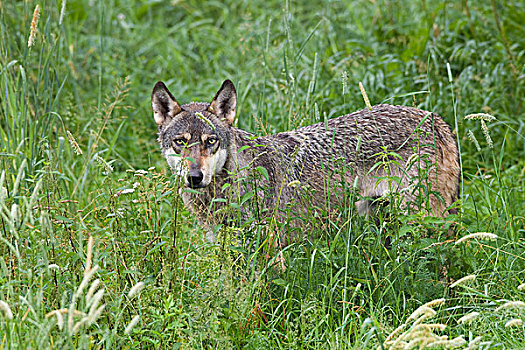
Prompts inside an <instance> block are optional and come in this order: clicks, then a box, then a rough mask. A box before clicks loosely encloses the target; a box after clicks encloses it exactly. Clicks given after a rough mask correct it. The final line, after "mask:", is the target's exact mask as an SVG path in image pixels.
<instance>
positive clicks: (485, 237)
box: [454, 232, 498, 245]
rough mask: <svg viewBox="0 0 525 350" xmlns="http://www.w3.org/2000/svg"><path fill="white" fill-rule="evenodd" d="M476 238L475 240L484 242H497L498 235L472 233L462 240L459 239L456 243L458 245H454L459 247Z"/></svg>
mask: <svg viewBox="0 0 525 350" xmlns="http://www.w3.org/2000/svg"><path fill="white" fill-rule="evenodd" d="M474 238H475V239H483V240H487V241H495V240H496V239H498V235H496V234H494V233H490V232H476V233H471V234H468V235H466V236H463V237H461V238H460V239H458V240H457V241H456V243H454V245H458V244H460V243H463V242H465V241H468V240H469V239H474Z"/></svg>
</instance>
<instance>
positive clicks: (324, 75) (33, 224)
mask: <svg viewBox="0 0 525 350" xmlns="http://www.w3.org/2000/svg"><path fill="white" fill-rule="evenodd" d="M524 23H525V3H524V2H523V1H519V0H509V1H505V2H502V1H496V0H480V1H468V0H461V1H459V0H458V1H444V0H441V1H427V0H407V1H395V0H355V1H349V0H348V1H342V0H319V1H291V0H279V1H277V0H264V1H263V0H251V1H241V0H237V1H236V0H225V1H214V0H202V1H201V0H172V1H162V0H131V1H119V0H107V1H102V0H74V1H71V0H70V1H66V0H62V1H58V0H42V1H33V0H25V1H13V0H8V1H5V0H4V1H0V92H1V94H0V257H1V259H0V348H1V349H12V348H20V349H28V348H33V349H44V348H75V349H94V348H95V349H99V348H163V349H164V348H165V349H179V348H180V349H235V348H246V349H396V348H400V349H402V348H405V349H412V348H418V349H422V348H434V349H441V348H468V349H519V348H525V345H524V344H525V326H524V324H523V319H524V317H525V105H524V102H525V29H524ZM224 79H231V80H232V81H233V82H234V83H235V84H236V87H237V91H238V108H237V125H238V126H239V127H240V128H243V129H245V130H249V131H251V132H253V133H255V134H258V135H265V134H270V133H275V132H280V131H285V130H292V129H294V128H297V127H300V126H303V125H308V124H311V123H314V122H318V121H323V120H325V119H327V118H332V117H336V116H339V115H342V114H346V113H350V112H354V111H356V110H360V109H363V108H365V102H364V100H363V95H362V93H361V91H360V89H359V83H360V82H361V83H362V85H363V87H364V89H365V90H366V93H367V95H368V98H369V99H370V101H371V103H372V104H379V103H390V104H400V105H408V106H417V107H419V108H422V109H426V110H429V111H434V112H436V113H438V114H439V115H441V116H443V118H444V119H445V120H446V121H447V122H448V123H449V125H451V127H452V130H454V134H455V135H456V136H457V138H458V142H459V145H460V150H461V164H462V184H461V199H460V203H459V206H458V208H459V210H458V214H456V215H450V216H448V217H446V218H434V217H425V216H422V215H419V214H410V215H408V214H407V213H404V212H402V211H399V210H396V208H395V207H391V210H390V211H389V212H388V213H384V215H383V214H381V215H378V217H376V218H373V219H371V218H366V217H362V216H359V215H357V214H356V213H355V209H354V206H353V205H352V204H350V205H348V206H346V207H343V208H338V209H339V210H340V212H341V213H342V215H343V216H344V217H346V218H348V220H346V221H345V222H344V224H341V223H333V224H331V225H329V226H328V227H326V226H319V228H318V229H317V230H316V232H313V233H312V235H311V236H310V235H309V236H308V237H305V238H304V239H298V240H296V241H295V242H294V243H293V244H291V245H289V246H288V247H286V248H285V249H283V250H282V251H279V250H277V249H275V247H272V246H271V245H270V244H268V240H267V233H268V232H267V229H266V228H265V227H264V225H258V226H254V225H251V224H250V223H243V222H239V223H238V224H237V225H234V226H232V227H222V228H221V229H220V232H219V235H220V239H219V241H218V242H217V243H210V242H208V241H207V240H206V234H205V231H204V230H203V229H202V228H201V227H200V226H199V224H198V223H197V221H196V219H195V218H194V217H193V215H192V214H191V213H189V212H188V211H187V209H186V208H185V207H184V205H183V203H182V201H181V199H180V196H179V191H178V188H177V181H176V179H175V178H174V177H173V176H172V175H171V174H170V172H169V170H168V169H167V164H166V161H165V160H164V159H163V157H162V154H161V152H160V150H159V146H158V144H157V142H156V136H157V135H156V134H157V127H156V124H155V122H154V120H153V115H152V111H151V100H150V98H151V90H152V88H153V86H154V85H155V83H156V82H157V81H159V80H162V81H164V82H165V83H166V85H167V86H168V87H169V88H170V90H171V91H172V92H173V94H174V95H175V97H176V98H177V99H178V101H179V102H182V103H187V102H190V101H206V102H209V101H210V100H211V98H212V97H213V96H214V94H215V92H216V91H217V90H218V88H219V87H220V84H221V83H222V81H223V80H224ZM348 199H349V201H350V202H352V201H355V200H356V199H357V198H356V194H355V192H352V191H349V193H348ZM392 202H393V203H394V202H395V201H392ZM231 205H232V208H233V209H235V208H237V207H239V205H242V203H232V204H231ZM244 235H249V236H250V237H251V240H252V241H253V242H255V243H256V249H246V248H245V247H244V246H243V245H242V244H237V243H236V242H235V238H236V237H239V236H244ZM386 242H388V244H387V243H386ZM281 254H282V256H283V257H284V259H285V264H286V269H284V270H280V269H278V268H275V267H272V266H273V265H274V264H275V262H276V261H277V260H278V258H279V256H280V255H281Z"/></svg>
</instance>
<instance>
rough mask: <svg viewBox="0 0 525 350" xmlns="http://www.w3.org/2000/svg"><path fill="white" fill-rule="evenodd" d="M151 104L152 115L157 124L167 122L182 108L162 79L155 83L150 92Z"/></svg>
mask: <svg viewBox="0 0 525 350" xmlns="http://www.w3.org/2000/svg"><path fill="white" fill-rule="evenodd" d="M151 106H152V107H153V117H154V118H155V123H157V125H158V126H161V125H162V124H165V123H166V122H169V121H170V120H171V118H173V117H174V116H175V115H177V114H178V113H180V111H181V110H182V109H181V108H180V105H179V103H178V102H177V100H175V98H174V97H173V95H172V94H171V93H170V92H169V90H168V88H167V87H166V85H164V83H163V82H162V81H159V82H158V83H157V84H155V87H154V88H153V93H152V94H151Z"/></svg>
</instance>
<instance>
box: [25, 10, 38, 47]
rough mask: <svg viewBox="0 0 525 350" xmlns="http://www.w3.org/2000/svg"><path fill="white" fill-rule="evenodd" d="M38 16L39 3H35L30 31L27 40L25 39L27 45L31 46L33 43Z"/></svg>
mask: <svg viewBox="0 0 525 350" xmlns="http://www.w3.org/2000/svg"><path fill="white" fill-rule="evenodd" d="M39 18H40V5H36V7H35V11H34V12H33V20H32V21H31V32H30V33H29V40H28V41H27V47H31V46H33V44H34V43H35V38H36V34H37V32H38V28H37V27H38V19H39Z"/></svg>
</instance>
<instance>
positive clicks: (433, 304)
mask: <svg viewBox="0 0 525 350" xmlns="http://www.w3.org/2000/svg"><path fill="white" fill-rule="evenodd" d="M445 301H446V299H445V298H440V299H434V300H431V301H429V302H428V303H425V304H423V306H426V307H430V308H433V307H436V306H441V305H443V304H444V303H445Z"/></svg>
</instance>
